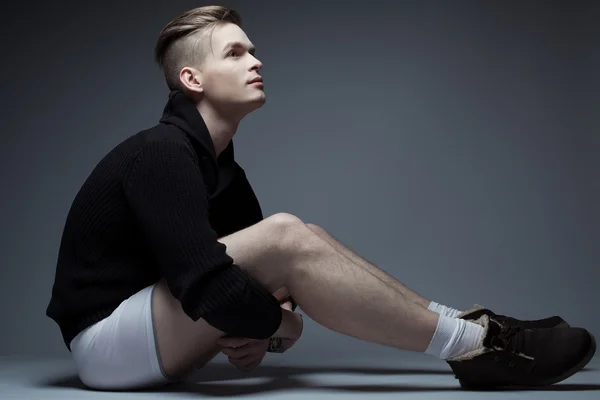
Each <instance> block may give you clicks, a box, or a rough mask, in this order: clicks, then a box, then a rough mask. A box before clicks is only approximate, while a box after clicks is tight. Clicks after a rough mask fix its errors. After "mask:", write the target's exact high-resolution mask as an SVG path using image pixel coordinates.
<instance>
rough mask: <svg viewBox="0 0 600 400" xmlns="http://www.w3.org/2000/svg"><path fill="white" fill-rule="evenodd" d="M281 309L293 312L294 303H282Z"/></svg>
mask: <svg viewBox="0 0 600 400" xmlns="http://www.w3.org/2000/svg"><path fill="white" fill-rule="evenodd" d="M281 308H285V309H286V310H290V311H292V302H291V301H289V300H288V301H286V302H283V303H281Z"/></svg>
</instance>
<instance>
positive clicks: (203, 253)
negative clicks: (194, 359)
mask: <svg viewBox="0 0 600 400" xmlns="http://www.w3.org/2000/svg"><path fill="white" fill-rule="evenodd" d="M125 193H126V196H127V199H128V201H129V203H130V205H131V208H132V211H133V213H134V215H135V217H136V219H137V223H138V224H139V226H140V228H141V231H142V232H143V235H144V238H145V240H146V242H147V245H148V251H150V252H151V255H152V256H153V259H154V260H155V261H156V264H157V265H158V267H159V269H160V272H161V275H162V276H163V277H164V278H165V279H166V281H167V284H168V287H169V289H170V290H171V293H172V294H173V296H174V297H175V298H177V299H179V301H180V302H181V305H182V308H183V311H184V312H185V313H186V314H187V315H188V316H189V317H190V318H191V319H192V320H194V321H197V320H198V319H199V318H203V319H204V320H206V322H208V323H209V324H210V325H212V326H214V327H216V328H217V329H220V330H222V331H224V332H225V333H227V334H228V335H230V336H235V337H245V338H253V339H265V338H268V337H270V336H272V335H273V334H274V333H275V331H276V330H277V329H278V328H279V325H280V324H281V307H280V305H279V303H278V302H277V299H276V298H275V297H274V296H273V295H272V294H270V293H269V292H268V291H267V290H266V288H264V287H263V286H262V285H261V284H260V283H259V282H257V281H256V280H255V279H254V278H252V277H251V276H249V275H248V273H247V272H246V271H244V270H242V269H241V268H240V267H239V266H238V265H236V264H235V263H234V260H233V259H232V258H231V257H230V256H229V255H228V254H227V253H226V246H225V245H224V244H222V243H220V242H218V241H217V239H218V238H217V234H216V232H215V231H214V230H213V229H212V227H211V225H210V222H209V217H208V204H207V192H206V189H205V186H204V179H203V176H202V172H201V170H200V168H199V166H198V165H197V163H196V161H195V159H194V157H193V154H192V152H191V150H190V149H189V148H188V147H187V146H186V145H185V144H183V143H178V142H176V141H173V140H170V139H162V140H155V141H152V142H148V143H146V144H145V145H144V147H143V148H142V150H141V151H140V152H139V154H138V155H137V159H136V160H135V163H134V164H133V166H132V168H131V170H130V171H129V174H128V177H127V179H126V182H125Z"/></svg>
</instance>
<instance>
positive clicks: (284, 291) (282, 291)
mask: <svg viewBox="0 0 600 400" xmlns="http://www.w3.org/2000/svg"><path fill="white" fill-rule="evenodd" d="M273 296H275V298H276V299H277V301H282V300H284V299H287V298H288V297H290V291H289V290H288V288H286V287H285V286H282V287H280V288H279V289H277V290H276V291H275V293H273Z"/></svg>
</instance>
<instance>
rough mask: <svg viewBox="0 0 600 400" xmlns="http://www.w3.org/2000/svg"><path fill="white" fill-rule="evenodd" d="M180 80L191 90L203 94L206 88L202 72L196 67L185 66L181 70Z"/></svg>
mask: <svg viewBox="0 0 600 400" xmlns="http://www.w3.org/2000/svg"><path fill="white" fill-rule="evenodd" d="M179 80H180V81H181V84H182V85H183V87H184V88H186V89H187V90H189V91H190V92H194V93H198V94H202V93H203V92H204V88H203V86H202V83H203V82H202V73H201V72H200V71H199V70H197V69H196V68H192V67H183V68H182V69H181V71H179Z"/></svg>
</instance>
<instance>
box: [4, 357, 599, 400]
mask: <svg viewBox="0 0 600 400" xmlns="http://www.w3.org/2000/svg"><path fill="white" fill-rule="evenodd" d="M394 354H395V356H394V357H393V358H391V357H378V358H377V359H356V358H354V359H353V358H349V357H348V358H347V359H346V361H343V360H341V359H338V358H336V359H335V360H322V361H320V362H318V363H315V362H311V363H302V362H297V361H294V359H293V358H288V359H285V358H283V357H276V356H275V355H273V356H272V357H269V356H270V355H268V356H267V358H266V359H265V361H264V362H263V365H261V366H260V367H259V368H257V369H256V370H255V371H253V372H250V373H247V374H244V373H242V372H239V371H237V370H236V369H235V368H234V367H233V366H232V365H230V364H228V363H227V360H226V359H225V358H217V359H215V360H214V361H213V362H212V363H210V364H209V365H207V366H206V367H205V369H204V370H200V371H198V373H197V374H195V375H194V376H192V379H190V381H189V382H187V383H183V384H178V385H174V386H171V387H168V388H165V389H164V390H155V391H146V392H136V393H106V392H95V391H89V390H86V389H84V388H83V386H82V385H81V383H80V382H79V380H78V379H77V378H76V376H75V375H74V373H73V372H74V369H73V364H72V363H71V361H70V360H58V359H56V360H52V359H35V358H16V357H12V358H11V357H4V358H0V399H31V400H33V399H82V400H86V399H124V400H127V399H138V398H144V399H153V398H161V399H170V398H173V399H182V398H194V399H198V398H213V397H219V398H236V397H239V398H243V399H258V398H260V399H306V398H307V397H308V396H310V398H311V399H317V398H323V399H325V398H327V399H331V398H340V399H341V398H343V399H353V398H355V399H365V398H367V397H368V398H369V399H398V398H402V399H433V398H435V399H459V398H460V399H465V398H473V399H480V398H486V399H488V398H491V399H493V398H498V399H500V398H502V399H506V398H510V399H552V398H556V399H559V398H560V399H565V398H567V397H568V398H573V399H599V398H600V358H599V357H596V358H594V359H593V360H592V362H590V364H589V365H588V366H587V367H586V368H585V369H584V370H583V371H581V372H579V373H578V374H576V375H574V376H572V377H571V378H569V379H567V380H565V381H563V382H561V383H559V384H557V385H553V386H550V387H548V388H544V389H542V390H535V391H510V392H485V393H484V392H467V391H463V390H461V389H460V388H459V386H458V382H457V381H456V380H455V379H454V375H453V374H452V373H451V371H450V369H449V367H448V366H447V364H445V363H443V362H440V361H439V360H436V359H433V358H431V357H428V356H424V355H421V354H415V353H403V354H402V355H401V356H400V357H398V353H396V352H395V353H394ZM565 392H568V393H565Z"/></svg>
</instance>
